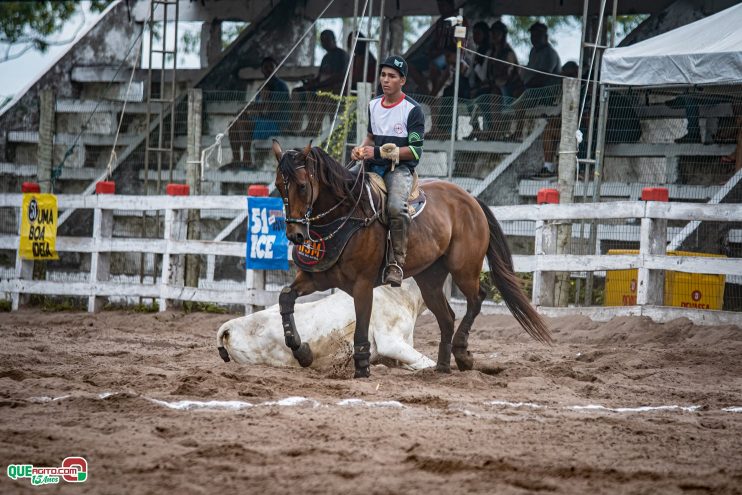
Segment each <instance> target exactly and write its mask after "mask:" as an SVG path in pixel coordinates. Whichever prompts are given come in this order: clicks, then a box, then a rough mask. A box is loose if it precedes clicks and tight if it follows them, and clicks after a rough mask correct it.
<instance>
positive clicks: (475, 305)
mask: <svg viewBox="0 0 742 495" xmlns="http://www.w3.org/2000/svg"><path fill="white" fill-rule="evenodd" d="M273 151H274V153H275V155H276V159H277V160H278V167H277V170H276V188H277V189H278V191H279V192H280V194H281V196H282V197H283V200H284V206H285V208H286V222H287V229H286V230H287V236H288V238H289V240H291V241H292V242H293V243H294V244H295V245H302V244H304V242H305V241H307V240H308V239H310V238H311V237H310V232H309V227H310V225H311V224H313V223H319V222H318V220H319V219H320V218H321V219H322V223H326V222H329V221H332V220H339V219H349V218H351V217H353V218H355V219H358V218H361V219H368V220H366V221H365V223H364V224H363V225H364V226H363V227H362V228H360V230H358V231H357V232H356V233H355V234H353V236H352V237H351V238H350V240H349V241H348V243H347V245H346V247H345V250H344V251H343V252H342V254H341V255H340V258H339V259H338V261H337V263H336V264H334V265H333V266H332V267H331V268H329V269H327V270H326V271H321V272H307V271H299V273H298V274H297V276H296V279H295V280H294V282H293V283H292V284H291V285H290V286H288V287H285V288H284V289H283V290H282V291H281V296H280V298H279V306H280V312H281V315H282V318H283V328H284V337H285V340H286V345H287V346H288V347H289V348H291V349H292V351H293V353H294V357H295V358H296V359H297V360H298V361H299V363H300V364H301V365H302V366H309V365H310V364H311V363H312V353H311V350H310V349H309V347H308V345H307V344H306V343H305V344H302V343H301V338H300V337H299V334H298V332H297V331H296V325H295V323H294V318H293V312H294V302H295V301H296V298H297V297H299V296H303V295H306V294H310V293H312V292H315V291H322V290H327V289H330V288H339V289H341V290H343V291H344V292H347V293H348V294H349V295H351V296H352V297H353V299H354V302H355V310H356V330H355V335H354V344H355V345H354V356H353V357H354V360H355V377H356V378H364V377H368V376H369V374H370V368H369V358H370V352H369V350H370V344H369V341H368V325H369V320H370V317H371V305H372V302H373V290H374V287H375V286H377V285H380V283H381V270H382V268H383V264H384V253H385V245H386V239H387V229H386V227H385V226H384V225H382V224H381V223H380V222H378V221H376V215H375V214H374V211H375V210H374V207H372V205H371V201H372V200H371V199H370V198H369V196H374V198H373V201H374V202H376V201H377V200H378V198H376V197H375V195H374V194H372V193H370V192H369V191H368V190H367V189H366V187H365V184H364V181H365V179H366V177H365V174H364V173H363V172H362V171H361V172H357V173H353V172H351V171H349V170H348V169H346V168H345V167H344V166H342V165H341V164H339V163H337V162H336V161H335V160H333V159H332V158H331V157H330V156H329V155H327V154H326V153H325V152H324V151H322V150H321V149H319V148H316V147H315V148H312V147H311V143H310V144H309V145H308V146H307V147H306V148H305V149H304V150H302V151H300V150H290V151H287V152H286V153H284V152H283V151H282V150H281V146H280V145H279V144H278V142H277V141H275V140H274V142H273ZM361 169H362V167H361ZM421 185H422V188H423V190H424V191H425V195H426V196H427V205H426V206H425V209H424V210H423V211H422V212H421V214H420V215H419V216H418V217H417V218H416V219H415V220H413V222H412V223H411V224H410V230H409V243H408V245H409V249H408V251H409V254H408V257H407V263H406V265H405V276H406V277H410V276H411V277H413V278H414V279H415V281H416V282H417V284H418V286H419V287H420V290H421V291H422V295H423V299H424V301H425V304H426V305H427V307H428V309H430V311H431V312H432V313H433V314H434V315H435V317H436V319H437V320H438V325H439V327H440V329H441V342H440V345H439V346H438V361H437V366H436V370H437V371H439V372H444V373H450V372H451V351H453V355H454V358H455V360H456V365H457V366H458V368H459V370H462V371H463V370H470V369H472V367H473V365H474V360H473V358H472V355H471V353H470V352H469V351H468V350H467V345H468V340H469V330H470V329H471V326H472V324H473V323H474V318H476V316H477V315H478V314H479V312H480V309H481V306H482V301H484V299H485V297H486V292H485V290H484V289H483V288H481V287H480V285H479V274H480V272H481V269H482V263H483V261H484V257H485V256H487V261H488V262H489V266H490V270H491V271H490V276H491V278H492V282H493V283H494V285H495V287H497V289H498V290H499V291H500V294H501V295H502V298H503V299H504V300H505V303H506V304H507V306H508V308H509V309H510V311H511V312H512V313H513V316H515V318H516V319H517V320H518V322H519V323H520V324H521V326H523V328H524V329H525V330H526V331H527V332H528V333H529V334H530V335H531V336H532V337H533V338H535V339H536V340H538V341H541V342H545V343H550V342H551V335H550V334H549V330H548V329H547V327H546V325H545V324H544V322H543V320H542V319H541V317H540V316H539V314H538V313H537V312H536V310H535V309H534V308H533V306H531V304H530V302H529V300H528V299H527V298H526V296H525V294H524V293H523V291H522V290H521V287H520V284H519V282H518V279H517V278H516V276H515V273H514V272H513V263H512V257H511V254H510V249H509V248H508V245H507V243H506V240H505V235H504V234H503V232H502V229H501V228H500V226H499V224H498V223H497V220H495V217H494V215H493V214H492V212H491V211H490V209H489V208H488V207H487V206H486V205H485V204H483V203H482V202H481V201H479V200H477V199H475V198H474V197H472V196H471V195H470V194H469V193H467V192H466V191H464V190H463V189H462V188H460V187H459V186H457V185H455V184H452V183H449V182H443V181H437V180H433V181H421ZM313 215H314V216H313ZM449 273H450V274H451V276H452V278H453V281H454V282H455V283H456V285H457V286H458V287H459V289H460V290H461V292H462V293H463V294H464V295H465V296H466V315H465V316H464V318H463V319H462V320H461V323H460V324H459V328H458V330H457V331H456V333H455V334H454V312H453V310H452V309H451V307H450V306H449V305H448V301H447V300H446V297H445V295H444V293H443V283H444V281H445V280H446V277H447V276H448V274H449Z"/></svg>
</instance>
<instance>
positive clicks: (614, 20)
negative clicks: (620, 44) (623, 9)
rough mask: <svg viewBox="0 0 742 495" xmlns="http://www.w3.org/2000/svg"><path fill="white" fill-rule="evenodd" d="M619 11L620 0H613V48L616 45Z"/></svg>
mask: <svg viewBox="0 0 742 495" xmlns="http://www.w3.org/2000/svg"><path fill="white" fill-rule="evenodd" d="M617 12H618V0H613V12H611V17H612V20H611V48H613V47H614V46H616V17H617V16H616V14H617Z"/></svg>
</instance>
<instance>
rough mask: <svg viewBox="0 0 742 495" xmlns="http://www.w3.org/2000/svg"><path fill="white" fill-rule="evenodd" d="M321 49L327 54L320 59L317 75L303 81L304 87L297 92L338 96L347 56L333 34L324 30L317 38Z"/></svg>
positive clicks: (346, 64) (346, 65)
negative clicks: (327, 93)
mask: <svg viewBox="0 0 742 495" xmlns="http://www.w3.org/2000/svg"><path fill="white" fill-rule="evenodd" d="M319 40H320V44H321V45H322V48H323V49H324V50H325V51H326V52H327V53H326V54H325V56H324V57H322V62H321V63H320V66H319V74H317V77H315V78H314V79H311V80H308V81H304V85H303V86H302V87H300V88H297V91H330V92H332V93H335V94H340V90H341V87H342V85H343V79H344V78H345V70H346V69H347V67H348V54H347V53H346V52H345V50H343V49H342V48H340V47H338V46H337V42H336V41H335V33H333V32H332V31H330V30H329V29H326V30H324V31H322V33H321V34H320V36H319Z"/></svg>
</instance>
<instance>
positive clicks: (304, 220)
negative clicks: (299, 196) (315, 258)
mask: <svg viewBox="0 0 742 495" xmlns="http://www.w3.org/2000/svg"><path fill="white" fill-rule="evenodd" d="M286 153H292V154H297V153H298V152H297V151H295V150H291V151H287V152H286ZM306 158H307V159H312V160H314V159H313V158H311V157H310V156H306ZM315 161H316V160H315ZM292 165H293V164H292ZM302 168H303V169H306V165H298V166H296V167H294V170H300V169H302ZM365 175H366V170H365V167H361V173H359V174H358V175H357V176H356V181H355V182H354V183H353V187H352V188H351V190H353V189H355V187H356V185H357V184H358V179H359V178H361V177H362V176H363V177H364V178H365ZM281 177H282V178H283V185H284V188H285V190H286V194H285V195H283V194H282V195H281V196H282V197H283V205H284V208H285V209H286V223H287V224H289V223H298V224H300V225H306V226H307V240H308V241H310V242H315V243H316V242H321V241H327V240H330V239H332V238H333V237H335V234H337V233H338V232H339V231H340V229H342V228H343V227H344V226H345V224H346V223H348V220H350V218H351V214H348V216H346V217H345V219H344V220H343V222H342V223H341V224H340V225H339V226H338V228H337V229H335V230H334V231H333V232H332V233H330V234H328V235H326V236H322V237H319V238H317V239H312V231H311V229H310V226H311V223H312V222H315V221H317V220H320V219H321V218H324V217H325V216H327V215H328V214H330V213H331V212H333V211H334V210H336V209H337V208H339V207H340V205H342V204H343V203H344V202H345V200H346V199H347V198H342V199H341V200H340V201H338V202H337V203H336V204H335V205H334V206H333V207H332V208H330V209H329V210H327V211H325V212H323V213H320V214H319V215H316V216H312V208H313V207H314V202H315V201H316V200H315V199H314V185H313V184H312V179H314V175H313V174H312V173H311V172H310V173H309V179H310V180H309V192H310V196H309V197H310V198H313V199H312V202H311V203H310V204H309V206H308V207H307V211H306V212H305V213H304V216H303V217H300V218H293V217H290V216H289V212H290V211H291V209H290V208H289V185H290V184H291V182H290V181H289V178H288V176H287V175H286V174H285V173H283V172H281ZM361 197H363V192H362V191H361V193H360V194H359V195H358V199H356V202H355V204H354V205H353V209H352V210H351V213H353V212H354V211H355V210H356V208H358V205H359V204H360V202H361ZM369 199H371V198H369ZM371 201H373V200H372V199H371ZM377 217H378V213H376V214H374V215H373V216H372V217H370V218H366V219H365V223H366V225H369V224H370V223H371V222H373V221H374V220H376V218H377Z"/></svg>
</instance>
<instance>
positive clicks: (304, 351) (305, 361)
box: [293, 342, 314, 368]
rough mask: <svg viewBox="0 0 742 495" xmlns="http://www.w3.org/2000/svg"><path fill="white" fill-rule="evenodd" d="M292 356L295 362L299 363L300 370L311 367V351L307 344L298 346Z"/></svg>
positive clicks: (312, 359) (312, 357)
mask: <svg viewBox="0 0 742 495" xmlns="http://www.w3.org/2000/svg"><path fill="white" fill-rule="evenodd" d="M293 354H294V357H295V358H296V360H297V361H299V364H300V365H301V367H302V368H307V367H308V366H311V365H312V362H313V361H314V356H313V355H312V349H310V348H309V344H307V343H306V342H304V343H303V344H302V345H300V346H299V348H298V349H297V350H295V351H293Z"/></svg>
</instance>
